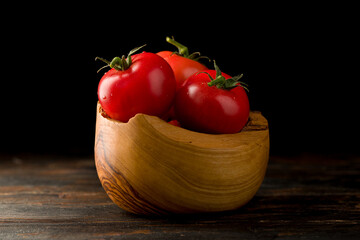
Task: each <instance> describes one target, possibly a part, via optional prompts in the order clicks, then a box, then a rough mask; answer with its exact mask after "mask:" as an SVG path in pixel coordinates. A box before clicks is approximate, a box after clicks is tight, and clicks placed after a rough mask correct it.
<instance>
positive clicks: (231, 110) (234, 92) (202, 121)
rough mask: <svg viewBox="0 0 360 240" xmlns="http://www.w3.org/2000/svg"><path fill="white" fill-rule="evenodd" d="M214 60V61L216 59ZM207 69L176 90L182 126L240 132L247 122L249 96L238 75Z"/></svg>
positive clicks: (203, 129) (177, 108)
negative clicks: (233, 75) (232, 76)
mask: <svg viewBox="0 0 360 240" xmlns="http://www.w3.org/2000/svg"><path fill="white" fill-rule="evenodd" d="M214 64H215V63H214ZM215 69H216V70H205V71H203V72H199V73H197V74H194V75H192V76H191V77H190V78H188V80H187V81H186V82H185V84H184V85H183V86H182V87H181V88H180V89H179V90H178V91H177V94H176V98H175V105H174V110H175V116H176V119H177V120H178V121H179V122H180V124H181V126H182V127H184V128H187V129H190V130H194V131H198V132H204V133H224V134H225V133H237V132H239V131H240V130H241V129H242V128H243V127H244V126H245V124H246V123H247V121H248V117H249V110H250V107H249V100H248V97H247V94H246V92H245V90H244V88H246V87H245V86H243V85H244V84H243V85H241V82H239V79H240V78H241V77H242V75H240V76H236V77H234V78H231V76H229V75H228V74H226V73H221V71H220V69H219V68H218V67H217V66H216V64H215Z"/></svg>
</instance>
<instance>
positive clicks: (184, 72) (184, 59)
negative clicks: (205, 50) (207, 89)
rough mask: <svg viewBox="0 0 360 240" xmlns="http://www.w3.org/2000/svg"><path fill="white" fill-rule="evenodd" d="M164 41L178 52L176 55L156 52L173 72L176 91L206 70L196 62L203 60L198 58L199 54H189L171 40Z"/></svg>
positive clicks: (183, 47)
mask: <svg viewBox="0 0 360 240" xmlns="http://www.w3.org/2000/svg"><path fill="white" fill-rule="evenodd" d="M166 41H167V42H169V43H171V44H172V45H174V46H176V47H177V48H178V50H179V51H178V52H177V53H174V52H170V51H162V52H158V53H157V55H159V56H161V57H162V58H164V59H165V60H166V61H167V62H168V63H169V64H170V66H171V68H172V70H173V71H174V75H175V79H176V82H177V84H176V89H179V88H180V87H181V85H182V84H183V82H184V81H185V80H186V79H188V78H189V77H190V76H191V75H193V74H194V73H196V72H199V71H203V70H206V69H208V68H207V67H206V66H204V65H203V64H201V63H199V62H198V61H197V60H198V59H199V58H204V57H201V56H200V53H199V52H195V53H193V54H189V51H188V48H187V47H185V46H184V45H182V44H180V43H179V42H177V41H175V40H174V39H173V38H169V37H167V38H166Z"/></svg>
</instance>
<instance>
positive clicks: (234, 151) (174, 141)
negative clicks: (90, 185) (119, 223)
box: [95, 103, 269, 215]
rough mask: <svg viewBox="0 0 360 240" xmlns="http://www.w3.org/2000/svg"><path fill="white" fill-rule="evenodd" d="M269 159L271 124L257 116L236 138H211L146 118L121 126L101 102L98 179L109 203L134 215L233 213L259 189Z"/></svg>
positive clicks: (211, 135)
mask: <svg viewBox="0 0 360 240" xmlns="http://www.w3.org/2000/svg"><path fill="white" fill-rule="evenodd" d="M268 158H269V130H268V123H267V120H266V119H265V118H264V117H263V116H262V115H261V113H259V112H251V113H250V119H249V122H248V124H247V126H246V127H245V128H244V129H243V130H242V131H241V132H239V133H236V134H220V135H214V134H204V133H198V132H193V131H189V130H186V129H183V128H180V127H176V126H173V125H171V124H168V123H166V122H165V121H163V120H161V119H159V118H158V117H154V116H149V115H145V114H137V115H136V116H135V117H133V118H131V119H130V120H129V122H128V123H123V122H119V121H116V120H113V119H110V118H109V117H107V116H106V114H105V112H103V110H102V108H101V106H100V104H99V103H98V109H97V119H96V135H95V162H96V169H97V173H98V176H99V179H100V182H101V184H102V186H103V188H104V189H105V191H106V193H107V194H108V196H109V197H110V198H111V200H112V201H113V202H114V203H116V204H117V205H118V206H119V207H121V208H122V209H124V210H126V211H129V212H132V213H136V214H159V215H163V214H173V213H175V214H185V213H200V212H219V211H226V210H233V209H237V208H239V207H241V206H243V205H244V204H246V203H247V202H248V201H249V200H250V199H251V198H252V197H253V196H254V195H255V193H256V192H257V190H258V189H259V187H260V185H261V183H262V181H263V179H264V175H265V172H266V167H267V163H268Z"/></svg>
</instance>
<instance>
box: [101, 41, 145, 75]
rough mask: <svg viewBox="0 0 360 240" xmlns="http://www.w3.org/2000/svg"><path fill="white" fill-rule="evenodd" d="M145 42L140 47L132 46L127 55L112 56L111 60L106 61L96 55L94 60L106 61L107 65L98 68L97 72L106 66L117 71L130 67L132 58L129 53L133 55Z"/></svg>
mask: <svg viewBox="0 0 360 240" xmlns="http://www.w3.org/2000/svg"><path fill="white" fill-rule="evenodd" d="M145 46H146V44H144V45H142V46H140V47H137V48H134V49H132V50H131V51H130V52H129V54H128V55H127V57H125V55H122V57H121V58H120V57H114V58H113V60H111V62H110V61H108V60H106V59H104V58H101V57H96V58H95V60H100V61H102V62H104V63H106V64H107V65H106V66H104V67H102V68H100V69H99V70H98V71H97V72H99V71H100V70H102V69H104V68H106V67H111V68H114V69H116V70H118V71H125V70H126V69H128V68H129V67H130V65H131V64H132V60H131V55H133V54H134V53H135V52H137V51H139V50H140V49H141V48H143V47H145Z"/></svg>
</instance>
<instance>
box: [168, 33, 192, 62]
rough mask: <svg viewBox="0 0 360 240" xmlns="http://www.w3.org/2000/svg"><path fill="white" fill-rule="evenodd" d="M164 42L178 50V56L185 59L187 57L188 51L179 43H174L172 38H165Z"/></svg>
mask: <svg viewBox="0 0 360 240" xmlns="http://www.w3.org/2000/svg"><path fill="white" fill-rule="evenodd" d="M166 41H167V42H168V43H170V44H172V45H174V46H175V47H177V48H178V50H179V55H181V56H183V57H186V58H187V57H188V56H189V49H188V48H187V47H185V46H184V45H182V44H181V43H179V42H177V41H175V39H174V38H170V37H166Z"/></svg>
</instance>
